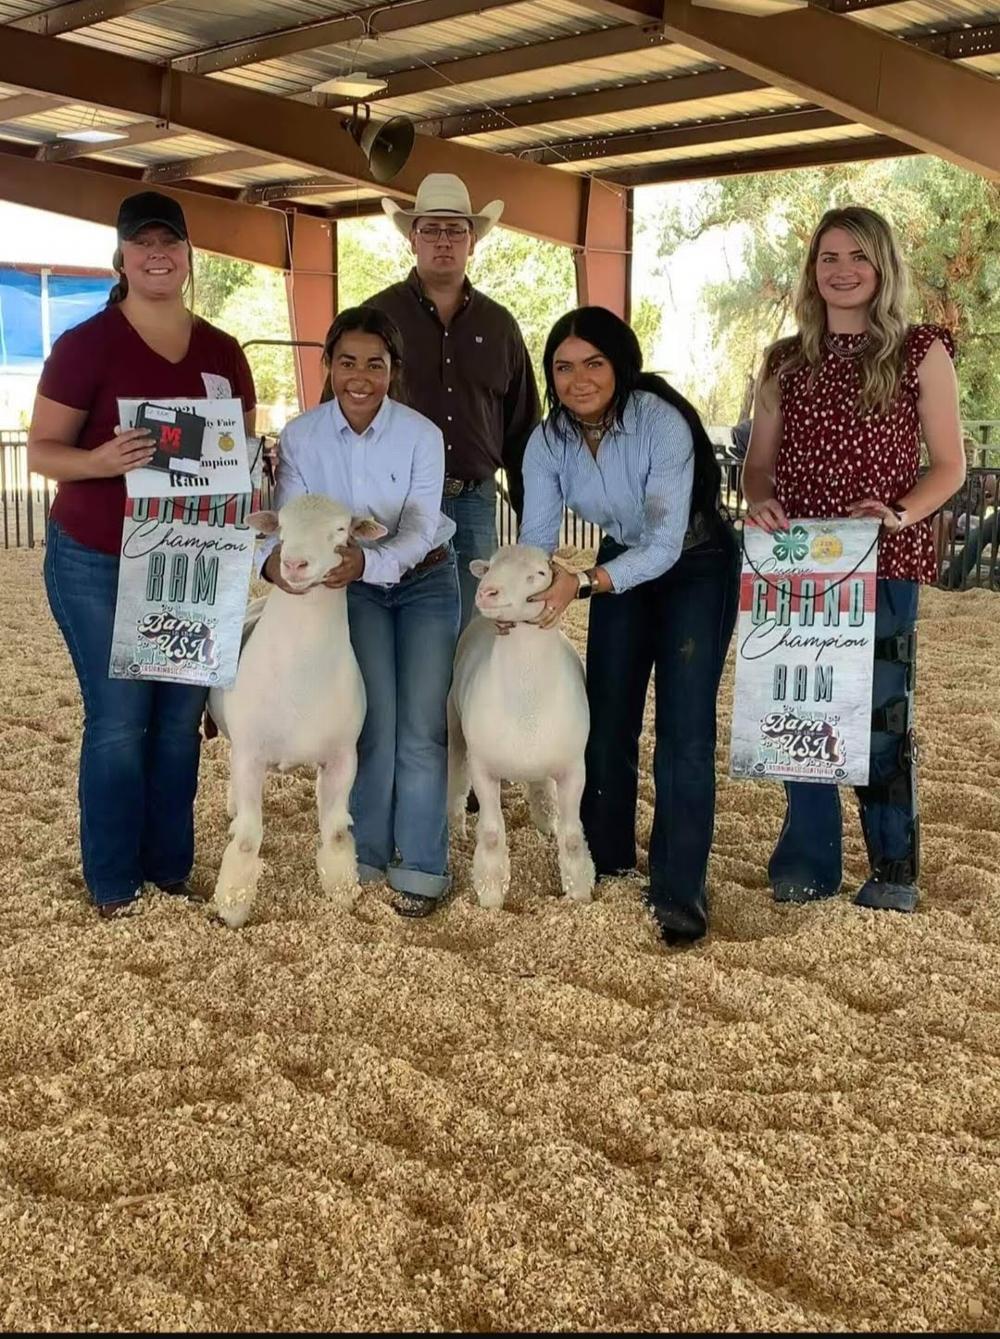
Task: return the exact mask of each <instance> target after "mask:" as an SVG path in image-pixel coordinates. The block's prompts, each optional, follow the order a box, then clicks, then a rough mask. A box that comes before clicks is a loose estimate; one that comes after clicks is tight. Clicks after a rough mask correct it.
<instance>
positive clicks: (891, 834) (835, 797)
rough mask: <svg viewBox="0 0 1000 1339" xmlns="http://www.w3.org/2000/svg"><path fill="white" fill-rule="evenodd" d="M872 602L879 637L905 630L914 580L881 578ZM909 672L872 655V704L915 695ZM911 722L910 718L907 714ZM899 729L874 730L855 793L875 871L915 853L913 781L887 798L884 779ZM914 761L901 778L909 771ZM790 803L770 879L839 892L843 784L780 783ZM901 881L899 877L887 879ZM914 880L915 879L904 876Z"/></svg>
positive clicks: (910, 625)
mask: <svg viewBox="0 0 1000 1339" xmlns="http://www.w3.org/2000/svg"><path fill="white" fill-rule="evenodd" d="M877 592H878V593H877V598H876V604H875V637H876V640H879V639H881V638H886V637H896V636H907V635H908V634H910V633H912V632H913V630H914V628H915V627H916V622H917V598H918V595H919V592H920V587H919V585H918V583H917V582H916V581H889V580H880V581H879V582H878V585H877ZM912 691H913V673H912V671H911V673H910V676H909V687H908V680H907V667H906V665H905V664H903V663H901V662H899V661H896V660H886V659H883V658H881V657H879V656H876V658H875V670H874V679H873V682H872V710H873V711H877V710H879V709H880V708H884V707H885V706H886V705H887V704H888V703H891V702H892V701H893V700H897V699H901V698H902V699H907V698H909V699H910V700H911V701H912ZM909 724H910V725H911V726H912V719H911V720H910V721H909ZM904 738H905V737H904V736H902V735H901V734H899V733H895V732H891V731H888V730H873V731H872V742H871V766H870V768H869V773H868V777H869V784H868V785H867V786H858V787H856V789H855V794H856V795H857V797H858V804H859V808H860V811H861V827H862V831H863V832H864V836H865V844H866V846H867V848H868V856H869V860H870V862H871V865H872V868H873V871H874V869H875V867H876V866H877V865H879V864H880V863H881V862H883V861H897V860H906V859H907V858H908V857H909V856H910V855H911V853H912V854H913V855H914V857H915V855H916V839H917V802H916V784H915V781H914V782H913V784H912V785H911V786H910V793H909V796H908V797H907V799H906V801H905V802H904V803H887V802H886V800H885V799H884V798H883V792H882V790H881V786H882V785H883V784H884V783H885V782H887V781H890V780H891V779H892V778H893V777H896V776H899V775H900V751H901V749H902V748H903V745H904ZM912 766H913V764H910V766H909V769H908V770H904V773H903V776H904V778H905V777H907V776H908V775H912ZM785 794H786V796H787V799H788V808H787V810H786V813H785V822H784V826H783V827H782V829H781V836H780V837H779V838H778V844H777V846H776V847H775V848H774V854H773V855H772V856H771V860H770V863H769V865H768V868H767V872H768V877H769V878H770V881H771V883H772V884H774V883H776V882H778V881H779V880H788V881H789V882H791V883H795V884H798V885H800V886H801V887H804V888H811V889H813V890H815V892H816V893H818V894H820V895H824V894H827V895H832V894H833V893H836V892H837V891H838V890H839V888H840V884H841V879H842V878H843V866H842V857H841V837H842V832H843V828H842V826H841V813H840V790H839V788H838V787H837V786H828V785H822V784H820V783H818V782H803V781H791V782H786V783H785ZM892 882H899V880H892ZM905 882H907V883H912V882H913V880H906V881H905Z"/></svg>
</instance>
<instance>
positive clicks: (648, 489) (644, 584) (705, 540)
mask: <svg viewBox="0 0 1000 1339" xmlns="http://www.w3.org/2000/svg"><path fill="white" fill-rule="evenodd" d="M544 361H545V383H546V392H547V408H548V412H547V416H546V418H545V420H544V421H543V422H542V423H541V424H539V426H538V427H537V428H536V429H535V431H534V433H533V434H532V436H531V439H530V440H529V442H528V446H527V449H526V451H525V456H524V522H523V524H522V526H521V531H520V535H519V540H520V542H521V543H522V544H536V545H538V546H539V547H540V548H543V549H545V550H546V551H547V552H548V553H550V554H551V553H552V552H553V551H554V550H555V549H556V548H557V547H558V545H559V542H560V538H559V536H560V528H561V523H562V513H563V507H564V506H568V507H570V508H572V510H573V511H575V512H576V513H577V515H579V516H582V517H583V518H584V519H585V520H588V521H593V522H594V523H596V524H597V525H599V526H600V527H601V530H602V531H603V534H604V537H603V539H602V541H601V546H600V549H599V550H598V554H597V566H596V567H593V568H591V569H590V571H589V572H586V573H582V574H580V575H579V576H578V575H577V574H575V573H572V572H568V571H566V570H565V569H564V568H561V567H558V566H555V565H554V566H553V582H552V585H551V586H550V587H549V589H548V590H547V591H546V592H545V593H544V595H542V596H539V597H538V599H539V600H543V601H544V603H545V606H546V607H545V609H544V612H543V614H542V616H541V618H540V619H539V624H540V626H541V627H543V628H545V627H551V626H553V625H554V624H555V623H556V622H557V620H558V619H559V618H560V616H561V615H562V612H563V610H564V609H565V608H566V606H567V605H568V604H569V602H570V600H572V599H574V598H580V597H586V596H590V595H591V594H592V595H593V596H594V600H593V602H592V604H591V608H590V626H589V629H588V635H587V696H588V699H589V701H590V740H589V742H588V745H587V786H586V790H585V792H584V796H583V805H582V810H581V817H582V820H583V826H584V831H585V832H586V834H587V841H588V842H589V844H590V850H591V853H592V855H593V857H594V864H595V866H596V869H597V873H598V875H614V874H620V873H624V872H628V871H630V870H632V869H633V868H634V866H635V861H636V846H635V811H636V797H637V789H638V775H639V736H640V734H641V732H642V718H643V710H644V707H645V703H646V690H647V688H648V685H649V679H650V674H651V672H652V671H653V669H654V667H655V670H656V730H655V734H656V747H655V752H654V757H653V776H654V780H655V784H656V805H655V810H654V815H653V830H652V835H651V838H650V844H649V888H648V891H647V893H646V901H647V904H648V906H649V907H650V909H651V910H652V912H653V915H654V917H655V919H656V921H657V923H658V925H659V928H660V932H661V934H662V936H663V938H664V940H665V941H666V942H667V943H670V944H679V943H691V942H693V941H694V940H696V939H699V938H700V937H701V936H702V935H703V934H704V933H705V931H706V929H707V928H708V907H707V901H706V894H705V872H706V869H707V866H708V854H709V850H710V848H711V845H712V832H713V828H714V824H715V700H716V695H717V692H718V687H719V678H720V676H721V673H722V666H723V663H724V661H725V658H726V652H727V650H728V648H729V642H730V639H731V637H732V633H733V627H734V624H735V621H736V609H737V592H738V577H739V550H738V547H737V544H736V540H735V538H734V536H733V532H732V528H731V526H730V524H729V522H728V520H727V519H726V517H725V516H724V515H723V513H722V511H721V509H720V501H719V485H720V471H719V466H718V464H717V463H716V460H715V453H714V451H713V449H712V445H711V443H710V442H709V440H708V436H707V434H706V433H705V429H704V427H703V426H702V424H701V420H700V419H699V417H698V414H697V412H696V411H695V409H694V408H693V407H692V406H691V405H690V404H689V403H688V402H687V400H685V399H684V397H683V396H682V395H680V394H678V392H677V391H675V390H674V389H673V388H672V387H671V386H669V385H668V384H667V383H666V382H665V381H664V380H663V378H662V377H658V376H655V375H653V374H651V373H644V372H643V371H642V351H641V350H640V348H639V341H638V340H637V339H636V337H635V334H634V333H633V331H632V330H631V329H630V328H629V326H627V325H626V324H625V322H624V321H621V320H619V318H618V317H617V316H614V315H613V314H612V313H611V312H609V311H607V310H605V308H603V307H581V308H579V309H578V310H577V311H574V312H570V313H568V315H566V316H563V317H562V318H561V319H560V320H559V321H557V322H556V324H555V325H554V326H553V328H552V331H551V333H550V335H549V338H548V341H547V343H546V346H545V355H544Z"/></svg>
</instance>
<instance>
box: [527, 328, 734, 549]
mask: <svg viewBox="0 0 1000 1339" xmlns="http://www.w3.org/2000/svg"><path fill="white" fill-rule="evenodd" d="M573 335H575V336H576V338H577V339H583V340H586V341H587V343H588V344H593V346H594V348H595V349H600V351H601V353H603V354H604V356H605V358H607V360H608V362H609V363H610V364H611V367H612V369H613V370H614V374H615V392H614V396H613V398H612V401H611V407H610V408H611V419H612V422H614V423H615V424H617V426H618V427H619V428H620V427H623V426H624V414H625V406H626V405H627V404H628V401H629V397H630V396H631V395H632V393H633V392H634V391H650V392H651V393H652V394H653V395H658V396H659V398H660V399H661V400H666V402H667V404H669V405H673V407H674V409H676V410H677V412H678V413H679V414H680V415H681V417H682V418H683V419H684V421H685V423H686V424H687V425H688V427H689V428H690V430H691V438H692V440H693V442H694V485H693V487H692V490H691V517H692V519H693V518H694V517H695V516H701V517H702V518H703V519H704V520H705V521H706V522H708V523H709V524H719V525H721V524H723V520H722V511H721V501H720V489H721V486H722V471H721V469H720V468H719V463H718V461H717V460H716V459H715V449H714V447H713V446H712V443H711V442H710V441H709V439H708V433H707V432H706V431H705V428H704V425H703V423H702V421H701V418H700V417H699V415H698V411H697V409H695V407H694V405H693V404H691V402H690V401H689V400H686V399H685V398H684V396H683V395H681V393H680V391H677V390H674V388H673V386H671V385H670V383H669V382H668V381H664V379H663V377H661V376H657V374H656V373H655V372H644V371H643V370H642V349H641V348H640V347H639V341H638V339H637V338H636V334H635V331H634V330H633V329H632V327H631V326H630V325H627V324H626V323H625V322H624V321H623V320H621V318H620V317H618V316H615V314H614V312H610V311H608V309H607V307H577V309H576V311H571V312H567V313H566V315H565V316H560V318H559V320H558V321H556V323H555V325H554V326H553V327H552V329H551V330H550V331H549V337H548V339H547V340H546V341H545V353H544V355H543V361H544V367H545V406H546V414H547V419H546V421H547V423H548V424H549V425H551V426H552V427H553V428H562V429H564V430H565V429H566V428H567V427H572V428H573V429H574V431H577V432H579V429H578V428H576V421H575V419H574V417H573V415H572V414H571V413H570V411H569V410H568V409H567V408H566V406H565V405H564V404H563V403H562V401H561V400H560V399H559V396H558V394H557V393H556V384H555V376H554V373H553V370H552V369H553V364H554V362H555V354H556V349H558V347H559V345H560V344H561V343H562V342H563V340H564V339H569V338H570V337H571V336H573Z"/></svg>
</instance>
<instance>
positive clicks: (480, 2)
mask: <svg viewBox="0 0 1000 1339" xmlns="http://www.w3.org/2000/svg"><path fill="white" fill-rule="evenodd" d="M653 2H654V0H647V3H650V4H652V3H653ZM515 3H516V0H413V2H412V3H410V4H401V5H386V4H380V5H373V6H371V7H370V8H368V9H363V10H361V11H360V13H357V14H350V15H348V16H347V17H346V18H340V19H323V20H321V21H320V22H318V23H303V24H298V25H296V26H295V27H291V28H281V29H279V30H277V31H275V32H272V33H263V34H261V36H259V37H251V38H248V39H247V40H246V41H243V42H228V43H226V44H225V45H224V46H216V47H207V48H206V49H205V50H204V51H193V52H191V54H190V55H187V56H179V57H178V58H177V59H176V60H174V61H173V62H172V64H173V67H174V69H175V70H186V71H187V72H188V73H189V74H211V73H213V72H214V71H216V70H234V69H237V68H238V67H239V66H241V65H257V64H259V63H260V62H261V61H265V60H280V59H282V58H283V57H285V56H294V55H297V54H300V53H301V52H303V51H317V50H319V49H320V48H321V47H331V46H338V45H339V44H340V43H342V42H356V41H358V40H359V39H362V38H366V37H368V38H374V37H378V36H380V35H382V34H384V33H393V32H400V31H402V30H403V29H405V28H416V27H419V26H420V25H421V24H425V23H438V22H440V21H441V20H443V19H458V18H463V17H464V16H465V15H467V14H478V13H482V12H483V11H484V10H487V9H499V8H502V7H504V6H509V5H512V4H515Z"/></svg>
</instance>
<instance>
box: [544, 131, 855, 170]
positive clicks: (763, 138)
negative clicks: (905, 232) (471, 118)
mask: <svg viewBox="0 0 1000 1339" xmlns="http://www.w3.org/2000/svg"><path fill="white" fill-rule="evenodd" d="M871 133H872V132H871V131H870V130H867V129H866V128H865V127H864V126H856V125H844V126H831V127H829V128H827V129H824V130H800V131H797V132H796V133H794V134H792V133H789V134H785V135H756V136H753V137H750V138H747V139H732V140H715V141H713V142H712V143H711V144H702V145H699V146H698V147H697V148H696V149H691V148H685V147H681V148H676V149H659V150H657V151H655V152H654V153H643V154H622V155H620V156H619V157H617V158H601V159H597V160H595V161H593V162H589V163H588V164H587V165H586V166H587V167H588V169H590V170H591V171H594V170H599V171H601V172H611V171H614V170H615V169H621V168H627V167H651V166H652V165H653V164H654V163H679V162H683V161H684V160H685V159H690V158H694V159H697V160H698V161H699V162H701V161H702V160H704V159H709V158H724V157H728V156H729V155H730V154H738V155H741V156H742V155H743V154H746V153H753V152H754V150H755V149H762V150H768V151H770V150H772V149H790V148H797V147H804V146H806V145H809V144H835V143H842V142H843V141H844V140H848V139H869V138H870V137H871ZM563 170H565V171H568V170H569V169H568V168H566V169H563Z"/></svg>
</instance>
